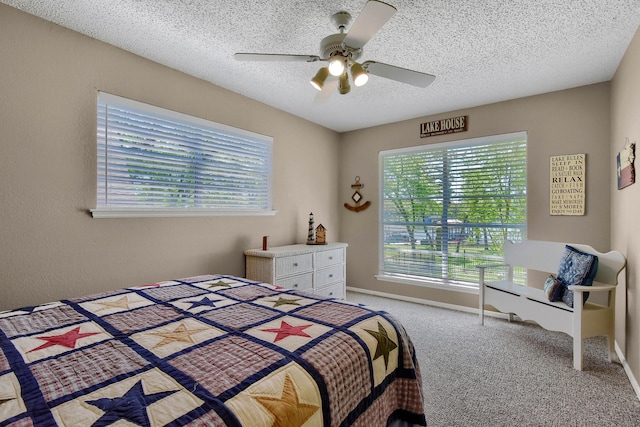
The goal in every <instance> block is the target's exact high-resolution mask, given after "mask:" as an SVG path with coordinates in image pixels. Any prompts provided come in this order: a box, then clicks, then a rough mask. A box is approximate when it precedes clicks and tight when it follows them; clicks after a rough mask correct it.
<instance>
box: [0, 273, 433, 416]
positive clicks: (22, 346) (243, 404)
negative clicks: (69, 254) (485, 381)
mask: <svg viewBox="0 0 640 427" xmlns="http://www.w3.org/2000/svg"><path fill="white" fill-rule="evenodd" d="M393 422H402V423H403V424H404V425H426V418H425V415H424V410H423V399H422V388H421V377H420V371H419V367H418V364H417V361H416V357H415V352H414V348H413V345H412V343H411V341H410V339H409V337H408V336H407V334H406V332H405V330H404V328H403V327H402V325H400V324H399V323H398V322H397V321H395V320H394V319H393V318H392V317H390V316H389V315H388V314H386V313H385V312H383V311H378V310H374V309H372V308H369V307H364V306H360V305H357V304H352V303H349V302H347V301H344V300H333V299H327V298H323V297H320V296H317V295H313V294H308V293H303V292H294V291H291V290H286V289H279V288H276V287H274V286H271V285H268V284H264V283H256V282H253V281H249V280H247V279H242V278H237V277H233V276H224V275H206V276H197V277H190V278H185V279H180V280H171V281H166V282H160V283H154V284H151V285H145V286H139V287H131V288H124V289H120V290H117V291H113V292H106V293H102V294H98V295H92V296H87V297H83V298H75V299H70V300H63V301H58V302H54V303H50V304H43V305H40V306H36V307H28V308H22V309H18V310H11V311H5V312H0V426H50V425H51V426H54V425H60V426H107V425H118V426H164V425H169V426H181V425H192V426H249V427H260V426H286V427H295V426H367V427H376V426H384V425H387V424H390V423H393Z"/></svg>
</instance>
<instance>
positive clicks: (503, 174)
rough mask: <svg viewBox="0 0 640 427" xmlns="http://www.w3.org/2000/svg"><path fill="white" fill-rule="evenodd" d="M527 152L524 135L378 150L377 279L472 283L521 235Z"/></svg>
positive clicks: (461, 286)
mask: <svg viewBox="0 0 640 427" xmlns="http://www.w3.org/2000/svg"><path fill="white" fill-rule="evenodd" d="M526 153H527V136H526V133H525V132H519V133H514V134H508V135H498V136H493V137H485V138H477V139H471V140H464V141H457V142H449V143H444V144H433V145H424V146H419V147H412V148H407V149H399V150H390V151H382V152H380V155H379V162H380V177H381V183H380V190H381V193H382V194H381V197H380V203H381V206H380V215H381V217H380V225H381V230H380V236H381V238H380V276H379V277H380V278H382V279H384V280H391V281H399V282H407V283H416V284H427V283H429V284H432V285H436V286H444V287H447V288H449V289H451V288H452V287H456V288H457V289H464V288H469V289H473V288H477V283H478V271H477V268H476V266H477V265H478V264H486V263H491V262H496V261H501V260H502V246H503V242H504V241H505V240H507V239H508V240H514V241H520V240H523V239H525V237H526V223H527V217H526V202H527V197H526V196H527V194H526V185H527V176H526V174H527V168H526ZM522 279H524V276H523V278H522Z"/></svg>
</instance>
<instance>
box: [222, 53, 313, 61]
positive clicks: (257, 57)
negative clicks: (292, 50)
mask: <svg viewBox="0 0 640 427" xmlns="http://www.w3.org/2000/svg"><path fill="white" fill-rule="evenodd" d="M233 57H234V58H235V59H236V60H237V61H270V62H274V61H287V62H315V61H319V60H320V57H319V56H316V55H287V54H278V53H236V54H235V55H233Z"/></svg>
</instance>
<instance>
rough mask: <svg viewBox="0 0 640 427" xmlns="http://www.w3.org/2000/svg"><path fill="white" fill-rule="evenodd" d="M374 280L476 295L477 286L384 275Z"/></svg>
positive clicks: (377, 276)
mask: <svg viewBox="0 0 640 427" xmlns="http://www.w3.org/2000/svg"><path fill="white" fill-rule="evenodd" d="M375 277H376V279H378V280H380V281H383V282H392V283H401V284H403V285H412V286H422V287H424V288H432V289H440V290H443V291H453V292H462V293H466V294H474V295H478V286H477V285H470V284H462V283H451V282H437V281H435V280H428V279H414V278H408V277H400V276H389V275H385V274H379V275H376V276H375Z"/></svg>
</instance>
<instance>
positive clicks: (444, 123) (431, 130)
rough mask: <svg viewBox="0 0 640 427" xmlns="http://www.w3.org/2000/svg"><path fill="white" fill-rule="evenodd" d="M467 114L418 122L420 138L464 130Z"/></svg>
mask: <svg viewBox="0 0 640 427" xmlns="http://www.w3.org/2000/svg"><path fill="white" fill-rule="evenodd" d="M468 124H469V116H458V117H450V118H448V119H440V120H434V121H432V122H426V123H421V124H420V138H426V137H428V136H436V135H446V134H448V133H458V132H466V131H467V126H468Z"/></svg>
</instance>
